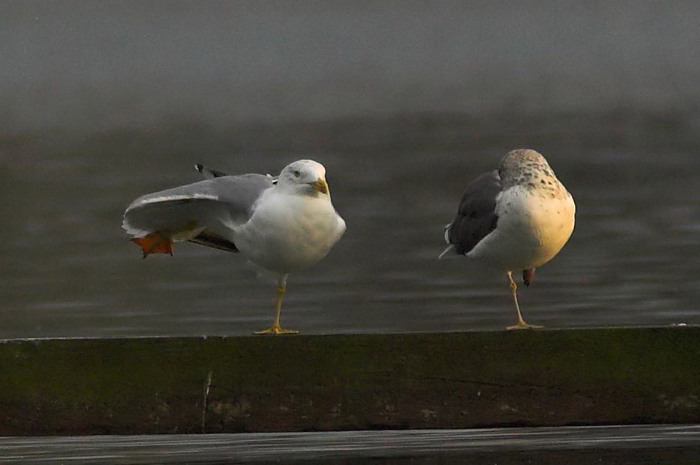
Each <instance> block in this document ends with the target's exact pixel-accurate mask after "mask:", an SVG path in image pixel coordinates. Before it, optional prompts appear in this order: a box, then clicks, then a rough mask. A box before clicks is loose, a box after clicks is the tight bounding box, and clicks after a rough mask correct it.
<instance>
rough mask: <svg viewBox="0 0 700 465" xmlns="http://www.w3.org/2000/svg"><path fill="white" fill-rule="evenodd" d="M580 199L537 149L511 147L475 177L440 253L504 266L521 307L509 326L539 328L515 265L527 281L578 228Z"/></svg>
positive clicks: (498, 268) (447, 228)
mask: <svg viewBox="0 0 700 465" xmlns="http://www.w3.org/2000/svg"><path fill="white" fill-rule="evenodd" d="M575 213H576V205H575V204H574V199H573V197H571V194H569V192H568V191H567V190H566V188H565V187H564V185H563V184H562V183H561V182H560V181H559V180H558V179H557V177H556V175H555V174H554V170H552V168H551V167H550V166H549V163H547V160H546V159H545V158H544V157H543V156H542V155H541V154H540V153H538V152H536V151H534V150H529V149H518V150H513V151H511V152H508V153H507V154H506V156H505V157H503V159H502V160H501V164H500V166H499V168H498V170H494V171H490V172H487V173H484V174H482V175H481V176H479V177H478V178H476V179H475V180H474V181H473V182H472V183H471V184H469V186H468V187H467V189H466V191H465V192H464V194H463V196H462V201H461V202H460V204H459V208H458V210H457V216H456V217H455V219H454V221H453V222H452V223H450V224H448V225H447V226H446V227H445V242H447V244H448V247H447V248H446V249H445V250H444V251H443V252H442V254H440V257H439V258H442V257H443V256H445V255H446V254H448V253H453V254H457V255H466V256H467V257H468V258H470V259H474V260H476V261H477V262H478V263H481V264H483V265H485V266H488V267H490V268H492V269H496V270H498V271H501V272H505V273H506V274H507V276H508V280H509V281H510V291H511V293H512V295H513V301H514V302H515V310H516V311H517V313H518V323H517V324H515V325H513V326H508V327H507V329H525V328H540V327H541V326H535V325H529V324H527V323H526V322H525V320H524V319H523V317H522V314H521V313H520V306H519V305H518V297H517V294H516V291H517V289H518V286H517V285H516V284H515V281H514V280H513V274H512V273H513V271H522V274H523V282H524V283H525V285H526V286H529V285H530V283H531V282H532V280H533V279H534V277H535V268H538V267H540V266H542V265H544V264H545V263H547V262H548V261H550V260H551V259H552V258H554V256H555V255H556V254H557V253H559V251H560V250H561V249H562V247H564V244H566V242H567V241H568V240H569V237H570V236H571V233H572V232H573V230H574V215H575Z"/></svg>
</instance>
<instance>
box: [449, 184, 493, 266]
mask: <svg viewBox="0 0 700 465" xmlns="http://www.w3.org/2000/svg"><path fill="white" fill-rule="evenodd" d="M501 189H502V184H501V178H500V177H499V175H498V171H490V172H488V173H484V174H482V175H481V176H479V177H478V178H476V179H475V180H474V181H472V183H471V184H469V186H468V187H467V189H466V190H465V191H464V195H462V201H461V202H460V204H459V209H458V210H457V216H456V217H455V219H454V221H453V222H452V224H450V225H449V226H448V227H447V231H446V234H445V238H446V239H447V242H448V243H449V244H452V245H453V246H454V250H455V252H456V253H457V254H460V255H465V254H467V253H469V251H470V250H472V249H473V248H474V246H476V244H478V243H479V241H481V239H483V238H484V237H486V235H488V234H489V233H490V232H491V231H493V230H494V229H496V224H497V223H498V216H497V215H496V197H497V196H498V194H499V193H500V192H501Z"/></svg>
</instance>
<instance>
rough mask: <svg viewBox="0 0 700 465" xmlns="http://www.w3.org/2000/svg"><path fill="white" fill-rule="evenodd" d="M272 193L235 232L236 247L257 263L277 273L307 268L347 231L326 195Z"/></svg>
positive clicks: (323, 255)
mask: <svg viewBox="0 0 700 465" xmlns="http://www.w3.org/2000/svg"><path fill="white" fill-rule="evenodd" d="M269 194H270V195H269V196H268V197H267V198H265V199H261V202H260V203H259V206H258V208H257V209H256V210H255V212H254V213H253V216H252V217H251V218H250V220H249V221H248V222H247V223H245V224H243V225H241V226H239V227H237V228H236V229H235V232H234V242H235V244H236V247H237V248H238V249H239V250H240V251H241V253H243V254H244V255H245V256H246V257H248V259H249V260H250V261H252V262H253V263H255V264H256V265H258V266H260V267H262V268H265V269H267V270H269V271H273V272H276V273H291V272H294V271H296V270H299V269H302V268H306V267H308V266H311V265H313V264H314V263H316V262H318V261H319V260H321V259H322V258H323V257H325V256H326V254H327V253H328V252H329V251H330V249H331V247H332V246H333V245H334V244H335V243H336V242H337V241H338V239H340V237H341V236H342V235H343V233H344V232H345V222H344V221H343V219H342V218H341V217H340V216H338V214H337V213H336V211H335V209H334V208H333V205H332V204H331V202H330V201H329V199H328V198H327V197H306V196H280V195H276V194H275V193H274V192H269ZM264 195H267V193H266V194H264Z"/></svg>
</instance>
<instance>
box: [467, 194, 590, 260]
mask: <svg viewBox="0 0 700 465" xmlns="http://www.w3.org/2000/svg"><path fill="white" fill-rule="evenodd" d="M561 194H562V195H559V196H553V195H552V194H551V192H541V191H538V190H536V189H533V190H529V189H528V188H527V187H525V186H514V187H512V188H510V189H508V190H506V191H504V192H503V193H501V194H500V196H499V198H498V199H497V202H496V213H497V215H498V223H497V225H496V229H495V230H494V231H492V232H491V233H490V234H488V235H487V236H486V237H485V238H484V239H483V240H481V242H479V243H478V244H477V245H476V247H474V249H472V251H471V252H469V253H468V254H467V256H468V257H470V258H475V259H480V260H484V261H485V262H486V263H488V264H490V265H491V266H493V267H495V268H497V269H499V270H502V271H519V270H526V269H530V268H536V267H538V266H541V265H543V264H545V263H547V262H548V261H549V260H551V259H552V258H553V257H554V256H555V255H556V254H557V253H559V251H560V250H561V249H562V247H564V244H566V242H567V241H568V240H569V237H570V236H571V233H572V232H573V230H574V215H575V211H576V207H575V204H574V201H573V199H572V197H571V195H570V194H569V193H568V192H566V190H565V189H563V186H562V191H561Z"/></svg>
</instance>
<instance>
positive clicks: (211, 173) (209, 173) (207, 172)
mask: <svg viewBox="0 0 700 465" xmlns="http://www.w3.org/2000/svg"><path fill="white" fill-rule="evenodd" d="M194 169H196V170H197V171H199V172H200V173H202V175H203V176H204V177H205V178H207V179H214V178H220V177H222V176H228V175H227V174H226V173H224V172H223V171H217V170H213V169H211V168H207V167H206V166H204V165H202V164H200V163H197V164H196V165H194Z"/></svg>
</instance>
